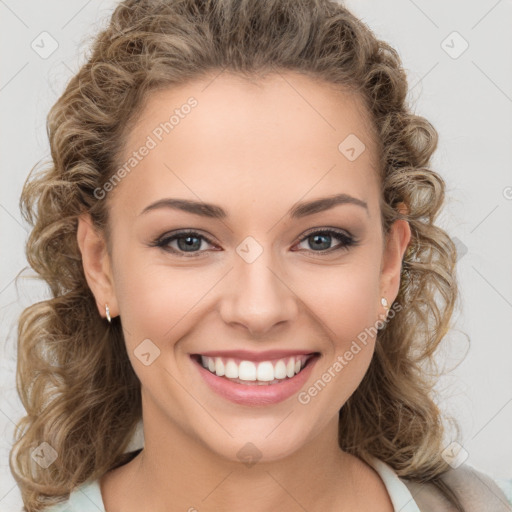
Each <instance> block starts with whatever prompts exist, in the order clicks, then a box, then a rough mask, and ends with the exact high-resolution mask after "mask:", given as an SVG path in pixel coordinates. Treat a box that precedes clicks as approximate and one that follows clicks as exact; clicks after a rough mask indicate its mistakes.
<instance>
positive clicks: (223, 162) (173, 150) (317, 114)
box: [116, 72, 378, 206]
mask: <svg viewBox="0 0 512 512" xmlns="http://www.w3.org/2000/svg"><path fill="white" fill-rule="evenodd" d="M368 119H369V118H368V115H367V112H366V110H365V109H364V105H363V101H362V99H361V98H360V97H359V95H357V94H355V93H349V92H347V91H341V90H339V89H336V88H335V87H334V86H333V85H331V84H325V83H323V82H320V81H318V80H313V79H312V78H310V77H306V76H304V75H300V74H297V73H290V72H287V73H275V74H272V75H267V77H265V78H264V79H258V80H247V79H246V78H243V77H241V76H238V75H233V74H229V73H226V72H225V73H221V74H220V75H213V76H210V77H208V78H204V79H199V80H195V81H191V82H189V83H187V84H183V85H180V86H174V87H170V88H167V89H162V90H158V91H153V92H152V93H150V95H149V96H148V98H147V100H146V103H145V105H144V108H143V110H142V111H141V114H140V115H139V117H138V118H137V120H136V122H135V123H134V124H133V127H131V128H129V130H128V132H127V137H126V139H125V144H124V145H123V154H122V157H121V159H120V160H121V161H120V162H118V164H119V166H121V165H123V164H126V163H127V162H128V161H129V159H130V158H131V155H133V152H134V151H135V152H139V150H140V149H142V148H143V147H147V148H150V149H148V150H144V153H145V155H144V156H143V157H140V156H138V157H137V162H136V163H135V165H133V167H131V169H130V171H129V173H128V174H129V175H128V176H127V177H126V178H125V179H123V181H122V183H120V185H119V186H118V187H116V189H123V192H122V194H123V195H125V196H126V197H131V199H130V200H131V201H132V200H133V197H134V196H136V197H137V199H136V200H135V201H136V202H137V201H140V203H141V204H140V206H143V204H142V203H143V202H147V201H149V200H155V199H158V198H159V197H162V196H163V195H165V193H166V192H169V194H172V195H173V196H181V197H189V198H191V199H198V198H201V199H202V200H204V201H208V200H209V199H211V198H212V197H214V198H215V201H216V202H218V201H223V200H225V201H226V202H228V203H229V202H231V203H233V201H234V200H236V199H237V198H239V201H240V202H243V203H244V204H247V201H248V200H249V201H253V202H258V200H263V199H265V202H266V203H268V202H276V201H277V202H279V201H285V198H286V202H287V203H288V202H289V200H290V201H292V202H295V201H298V200H299V199H301V198H302V197H304V196H305V195H307V196H308V197H306V198H305V199H308V198H314V197H316V196H320V195H326V193H327V194H333V193H336V192H345V193H350V194H353V195H357V196H359V197H365V199H368V195H369V194H370V193H371V192H375V193H377V191H378V179H377V168H376V162H377V152H376V146H375V143H374V137H373V133H372V132H371V124H370V123H369V121H368ZM132 159H133V158H132ZM235 190H236V197H233V192H234V191H235ZM118 192H121V191H120V190H116V194H117V193H118ZM132 202H133V201H132ZM368 202H371V201H370V200H369V199H368ZM286 206H289V205H288V204H287V205H286Z"/></svg>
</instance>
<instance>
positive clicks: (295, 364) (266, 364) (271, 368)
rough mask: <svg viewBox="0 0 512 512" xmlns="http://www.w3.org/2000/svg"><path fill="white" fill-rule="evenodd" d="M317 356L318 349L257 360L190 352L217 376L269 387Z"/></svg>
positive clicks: (240, 382) (303, 366) (301, 369)
mask: <svg viewBox="0 0 512 512" xmlns="http://www.w3.org/2000/svg"><path fill="white" fill-rule="evenodd" d="M319 355H320V354H319V352H312V353H309V354H296V355H291V356H286V357H279V358H274V359H266V360H258V361H256V360H252V359H242V358H240V357H224V356H215V357H214V356H208V355H204V354H192V355H191V357H192V359H194V360H195V361H196V362H197V363H199V364H200V365H201V366H202V367H203V368H205V369H206V370H208V371H209V372H210V373H213V374H214V375H216V376H217V377H223V378H225V379H228V380H230V381H231V382H235V383H237V384H242V385H246V386H251V385H252V386H269V385H275V384H279V383H281V382H283V381H286V380H290V379H293V378H294V377H295V376H296V375H298V374H299V373H301V372H302V371H303V370H304V368H305V367H306V366H307V365H308V364H310V362H311V361H312V359H314V358H315V357H317V356H319ZM259 359H261V358H259Z"/></svg>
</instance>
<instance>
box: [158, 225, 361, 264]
mask: <svg viewBox="0 0 512 512" xmlns="http://www.w3.org/2000/svg"><path fill="white" fill-rule="evenodd" d="M318 234H322V235H330V236H334V237H335V238H337V239H338V240H340V241H341V242H342V243H340V244H339V245H337V246H335V247H331V248H330V249H325V250H323V251H310V252H313V253H318V254H319V255H320V256H323V255H327V254H331V253H333V252H335V251H338V250H340V249H344V250H346V251H347V250H348V249H349V248H350V247H354V246H356V245H358V243H359V242H358V241H357V240H356V239H355V238H354V237H353V236H351V235H348V234H346V233H345V232H343V231H338V230H335V229H332V228H326V229H318V230H315V231H310V232H308V233H306V234H305V235H304V236H303V237H302V238H301V239H299V240H298V241H297V244H300V243H302V242H304V241H305V240H307V239H308V238H310V237H311V236H313V235H318ZM186 237H194V238H199V239H203V240H205V241H206V242H208V243H209V244H212V245H215V244H214V243H213V242H212V241H211V240H210V239H209V238H208V237H206V236H204V235H202V234H200V233H198V232H197V231H191V230H185V231H179V232H177V233H174V234H173V235H171V236H163V237H159V238H157V239H156V240H155V241H154V242H152V243H151V244H150V246H151V247H160V248H162V249H163V250H164V251H167V252H171V253H173V254H177V255H179V256H181V257H184V258H196V257H198V256H201V255H203V253H204V251H197V252H195V253H184V252H183V251H180V250H178V249H174V248H172V247H169V243H171V242H173V241H174V240H177V239H179V238H186ZM306 250H307V249H306Z"/></svg>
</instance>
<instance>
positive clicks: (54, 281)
mask: <svg viewBox="0 0 512 512" xmlns="http://www.w3.org/2000/svg"><path fill="white" fill-rule="evenodd" d="M224 69H227V70H229V71H231V72H234V73H239V74H243V75H246V76H252V77H258V76H263V75H264V74H266V73H272V72H275V71H279V70H292V71H294V72H298V73H302V74H304V75H306V76H308V77H311V78H314V79H319V80H321V81H323V82H324V83H326V84H333V85H334V86H335V87H338V88H339V89H340V90H345V91H346V90H350V91H355V92H357V93H358V94H359V95H360V96H361V98H362V99H363V100H364V104H365V106H366V108H367V115H368V119H370V121H371V129H372V130H373V133H374V135H375V136H376V138H377V144H378V146H379V163H380V168H379V172H380V176H379V178H380V182H381V210H382V219H383V221H382V222H383V226H382V227H383V231H384V232H385V233H388V230H389V228H390V226H391V225H392V223H393V222H394V221H395V220H397V219H404V220H406V221H407V222H408V223H409V225H410V227H411V233H412V234H411V242H410V244H409V246H408V249H407V251H406V254H405V255H404V258H403V262H402V274H401V285H400V290H399V294H398V296H397V299H396V302H397V303H398V304H400V306H401V308H400V309H399V310H398V311H396V314H395V315H394V318H392V319H391V320H389V322H388V323H387V325H386V327H385V328H384V329H382V330H380V331H379V333H378V336H377V341H376V348H375V353H374V357H373V359H372V361H371V364H370V366H369V369H368V371H367V373H366V374H365V376H364V378H363V380H362V382H361V383H360V386H359V387H358V388H357V390H356V391H355V392H354V394H353V395H352V396H351V397H350V398H349V399H348V401H347V402H346V404H345V405H344V406H343V408H342V409H341V411H340V423H339V433H340V435H339V445H340V447H341V448H342V449H343V450H345V451H347V452H349V453H351V454H353V455H355V456H357V457H359V458H361V459H363V460H366V461H368V460H369V457H377V458H378V459H380V460H382V461H384V462H386V463H387V464H389V465H390V466H391V467H392V468H393V469H394V470H395V471H396V472H397V474H398V475H399V476H401V477H404V478H407V479H410V480H412V481H416V482H429V483H433V484H434V485H436V486H437V487H438V488H439V489H440V490H441V491H442V492H443V493H444V494H445V495H446V496H447V497H448V499H449V500H450V501H451V502H452V503H453V504H454V505H455V506H456V508H457V510H463V508H462V507H461V505H460V503H458V500H457V498H456V497H455V496H454V495H452V493H451V491H450V489H449V488H447V487H446V485H445V484H444V483H443V481H442V480H441V478H440V477H441V475H442V474H443V473H444V472H446V471H447V470H448V469H450V467H449V465H448V464H447V462H445V460H444V459H443V458H442V456H441V452H442V449H443V435H444V433H445V432H446V431H445V428H446V423H444V422H443V421H442V420H443V417H442V415H441V412H440V410H439V409H438V407H437V406H436V404H435V402H434V399H435V390H434V386H435V382H436V377H437V376H438V375H439V372H438V368H437V364H436V362H435V360H434V355H435V352H436V349H437V347H438V346H439V344H440V342H441V340H442V339H443V337H444V336H445V334H446V333H447V331H448V330H449V328H450V327H451V326H450V322H451V317H452V313H453V310H454V306H455V303H456V300H457V297H458V291H457V290H458V288H457V283H456V278H455V262H456V249H455V245H454V244H453V242H452V240H451V239H450V237H449V236H448V234H447V233H446V232H445V231H443V230H442V229H441V228H440V227H438V226H436V225H435V224H434V221H435V219H436V217H437V215H438V212H439V210H440V208H441V206H442V204H443V202H444V191H445V184H444V181H443V179H442V178H441V177H440V176H439V175H438V174H437V173H436V172H434V171H433V170H431V169H429V168H428V165H429V161H430V157H431V155H432V153H433V152H434V151H435V149H436V146H437V140H438V135H437V132H436V130H435V129H434V127H433V126H432V125H431V124H430V123H429V122H428V121H427V120H426V119H425V118H423V117H421V116H418V115H415V114H413V113H412V112H411V109H410V107H409V106H408V104H407V102H406V94H407V90H408V85H407V78H406V74H405V72H404V70H403V68H402V65H401V62H400V58H399V56H398V54H397V52H396V50H394V49H393V48H392V47H391V46H390V45H388V44H387V43H385V42H383V41H381V40H379V39H377V38H376V37H375V35H374V34H373V33H372V32H371V30H370V29H369V28H368V27H367V26H366V25H365V24H364V23H363V22H361V21H360V20H359V19H358V18H356V17H355V16H354V15H353V14H352V13H350V12H349V11H348V10H347V9H346V8H345V7H343V6H342V5H340V4H338V3H336V2H332V1H329V0H259V1H253V0H215V1H213V0H167V1H162V0H140V1H136V0H125V1H124V2H121V3H120V4H119V5H118V6H117V7H116V9H115V11H114V12H113V14H112V17H111V20H110V23H109V25H108V26H107V27H106V28H105V29H104V30H103V31H101V32H100V33H99V34H98V35H97V36H96V38H95V39H94V42H93V45H92V51H91V53H90V55H89V56H88V60H87V61H86V63H85V64H84V65H83V66H82V67H81V68H80V70H79V71H78V73H77V74H76V75H75V76H74V77H73V78H72V79H71V80H70V82H69V84H68V85H67V87H66V89H65V91H64V93H63V94H62V96H61V97H60V98H59V99H58V101H57V102H56V103H55V105H54V106H53V107H52V108H51V110H50V112H49V114H48V119H47V129H48V135H49V142H50V148H51V162H50V163H49V165H47V166H46V167H45V168H44V169H43V170H42V171H41V172H39V173H38V174H37V175H35V176H32V174H33V171H34V170H35V168H36V167H37V164H36V166H34V168H33V169H32V170H31V173H30V174H29V177H28V178H27V180H26V182H25V184H24V188H23V191H22V195H21V199H20V208H21V211H22V214H23V216H24V218H25V219H26V220H27V221H28V222H29V223H30V224H31V226H33V229H32V232H31V234H30V237H29V239H28V241H27V245H26V255H27V259H28V262H29V264H30V266H31V267H32V268H33V269H34V270H35V271H36V272H37V274H38V275H39V277H40V278H41V279H43V280H45V281H46V282H47V283H48V285H49V288H50V291H51V298H50V299H48V300H44V301H41V302H38V303H36V304H33V305H31V306H30V307H28V308H26V309H25V310H24V311H23V313H22V315H21V317H20V319H19V327H18V366H17V389H18V392H19V395H20V397H21V400H22V403H23V405H24V407H25V409H26V411H27V415H26V416H24V417H23V418H22V419H21V420H20V421H19V423H18V426H17V429H16V435H15V443H14V445H13V449H12V451H11V457H10V466H11V471H12V473H13V475H14V477H15V479H16V481H17V482H18V485H19V487H20V489H21V493H22V498H23V502H24V504H25V510H26V511H28V512H36V511H40V510H43V509H44V508H45V507H47V506H48V505H49V504H52V503H55V502H57V501H59V500H62V499H64V498H65V497H67V494H68V493H69V492H70V491H72V490H73V488H74V487H75V486H77V485H79V484H81V483H83V482H84V481H86V480H90V479H97V478H100V477H101V476H102V475H103V474H104V473H105V472H107V471H108V470H109V469H111V468H113V467H116V466H119V465H120V464H122V463H124V461H126V460H127V453H126V449H127V447H128V443H129V441H130V439H131V437H132V435H133V433H134V430H135V428H136V426H137V424H138V422H139V421H140V419H141V410H142V408H141V397H140V382H139V380H138V378H137V377H136V374H135V373H134V371H133V369H132V367H131V364H130V361H129V359H128V356H127V353H126V347H125V344H124V338H123V333H122V327H121V324H120V321H119V318H115V319H113V321H112V324H107V323H106V322H105V321H104V320H103V319H102V318H101V317H100V315H99V314H98V311H97V308H96V302H95V299H94V296H93V295H92V293H91V291H90V289H89V287H88V285H87V282H86V279H85V276H84V270H83V266H82V260H81V254H80V251H79V248H78V245H77V238H76V233H77V225H78V220H77V219H78V216H79V215H80V214H81V213H83V212H89V213H90V214H91V217H92V219H93V222H94V224H95V225H96V226H97V228H98V229H100V230H104V232H105V235H106V237H107V240H109V233H108V223H107V219H108V208H107V205H108V201H104V200H100V199H98V198H97V197H96V196H95V193H94V191H95V190H96V189H98V188H101V187H103V185H104V184H105V183H106V182H107V181H108V180H109V179H110V178H111V177H112V176H113V174H114V173H115V172H116V169H118V166H119V164H120V161H119V155H120V154H121V151H122V148H123V142H124V141H125V139H126V134H127V130H129V128H130V126H133V120H134V119H135V118H136V117H137V115H139V114H140V112H141V111H142V109H143V107H144V102H145V100H146V99H147V98H148V96H149V95H150V94H151V92H152V91H155V90H157V89H163V88H168V87H172V86H173V85H174V84H183V83H185V82H186V81H190V80H193V79H194V78H201V77H204V76H206V74H207V73H211V72H217V71H219V70H224ZM401 203H403V205H405V206H406V208H405V209H403V208H401V207H400V204H401ZM36 208H37V212H36ZM446 419H447V421H449V422H450V423H451V424H452V425H453V426H455V428H456V430H457V433H459V431H460V428H459V426H458V424H457V422H456V421H455V420H453V418H446ZM43 441H45V442H47V443H49V444H50V445H51V446H52V447H53V448H54V449H55V450H56V452H57V453H58V458H57V459H56V460H55V461H54V462H53V463H52V464H51V465H50V466H49V467H48V468H45V469H43V468H41V467H39V466H38V465H37V464H34V462H33V461H32V460H31V452H32V451H33V450H34V448H35V447H37V446H39V445H40V444H41V443H42V442H43Z"/></svg>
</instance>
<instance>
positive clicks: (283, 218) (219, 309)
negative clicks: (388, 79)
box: [78, 73, 410, 461]
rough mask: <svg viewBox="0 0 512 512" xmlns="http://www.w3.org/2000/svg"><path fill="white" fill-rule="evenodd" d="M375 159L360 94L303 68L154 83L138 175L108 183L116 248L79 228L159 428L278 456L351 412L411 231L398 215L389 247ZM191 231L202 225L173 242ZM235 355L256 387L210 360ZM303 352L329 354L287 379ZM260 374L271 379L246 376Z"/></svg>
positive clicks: (131, 153) (133, 136) (154, 427)
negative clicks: (98, 248)
mask: <svg viewBox="0 0 512 512" xmlns="http://www.w3.org/2000/svg"><path fill="white" fill-rule="evenodd" d="M171 116H174V117H171ZM166 123H167V124H166ZM144 148H145V149H144ZM376 156H377V155H376V149H375V146H374V142H373V141H372V139H371V137H370V132H369V128H368V126H367V124H366V121H365V117H364V115H363V106H362V103H361V102H360V100H359V98H358V97H356V96H350V95H348V94H345V93H343V94H342V93H341V92H336V91H335V90H334V89H333V88H331V87H329V86H327V85H325V84H321V83H319V82H315V81H312V80H311V79H310V78H307V77H305V76H301V75H298V74H294V73H283V74H274V75H271V76H269V77H267V78H266V79H264V80H260V81H258V82H257V83H251V82H249V81H246V80H244V79H242V78H240V77H236V76H234V75H228V74H227V73H223V74H221V75H219V76H217V78H215V79H213V77H210V78H209V79H208V80H202V81H199V80H197V81H194V82H192V83H189V84H187V85H186V86H180V87H176V88H173V89H168V90H161V91H158V92H155V93H153V94H152V96H151V97H150V99H149V102H148V103H147V105H146V106H145V109H144V111H143V113H142V116H141V117H140V118H139V119H138V120H137V122H136V124H135V125H134V126H133V127H132V129H131V131H130V134H129V137H128V139H127V143H126V146H125V147H124V155H123V160H122V162H120V165H119V167H121V166H122V165H123V164H124V163H127V165H126V166H125V172H124V173H123V172H120V173H119V175H118V177H119V178H121V179H120V180H119V179H118V180H116V181H112V188H113V190H111V191H108V192H106V193H105V192H104V190H105V189H102V191H98V192H97V194H98V197H100V196H101V195H103V196H105V197H104V199H101V200H107V201H108V202H109V207H110V218H109V222H110V227H111V234H112V238H111V243H112V252H111V255H107V254H106V253H101V256H98V259H96V260H94V257H91V258H89V257H87V256H86V254H87V251H88V247H89V246H90V247H93V245H94V244H93V240H95V239H94V236H96V235H95V234H94V233H93V232H92V230H90V229H89V227H88V226H89V223H88V222H85V221H84V220H85V219H82V220H81V223H80V226H81V227H80V229H79V233H78V238H79V241H80V243H81V249H82V253H83V254H84V266H85V268H86V274H87V278H88V282H89V284H90V286H91V288H92V289H93V292H94V293H95V296H96V299H97V302H98V308H99V309H100V312H101V314H102V315H103V316H104V304H105V303H107V304H108V305H109V307H110V313H111V315H112V316H116V315H120V317H121V321H122V326H123V332H124V336H125V340H126V345H127V351H128V355H129V357H130V359H131V362H132V365H133V368H134V370H135V372H136V374H137V376H138V377H139V379H140V381H141V385H142V397H143V409H144V425H145V434H146V442H147V440H148V432H154V434H155V435H157V432H159V433H160V434H163V433H164V432H170V431H173V432H174V434H173V435H176V432H179V433H181V434H182V435H183V436H184V438H186V439H189V440H191V441H193V442H196V443H199V444H200V445H201V446H203V447H207V448H208V449H210V450H211V451H213V452H216V453H217V454H219V455H221V456H223V457H225V458H228V459H231V460H238V459H240V458H241V457H243V455H240V453H243V450H242V452H239V450H240V449H241V448H243V447H245V448H244V449H246V450H247V449H248V448H247V446H250V445H247V444H246V443H252V444H253V445H254V447H256V448H255V449H256V450H257V451H258V452H259V453H258V458H259V457H261V460H262V461H264V460H268V461H269V460H275V459H278V458H281V457H284V456H286V455H288V454H291V453H293V452H294V451H296V450H298V449H299V448H300V447H301V446H303V445H304V444H305V443H308V442H309V441H311V440H313V439H314V437H315V436H317V435H318V434H319V433H320V432H322V430H324V429H326V428H327V427H332V425H333V424H337V418H338V411H339V409H340V408H341V407H342V405H343V404H344V403H345V401H346V400H347V399H348V398H349V397H350V395H351V394H352V393H353V392H354V391H355V389H356V388H357V386H358V385H359V383H360V382H361V380H362V378H363V376H364V374H365V372H366V370H367V368H368V365H369V363H370V360H371V357H372V354H373V350H374V342H375V329H374V327H375V326H376V325H377V321H378V320H379V318H382V315H383V313H384V312H385V310H384V308H383V306H382V305H381V297H383V296H384V297H386V298H387V300H388V302H389V303H390V304H391V303H392V301H393V299H394V298H395V297H396V295H397V292H398V286H399V276H400V265H401V259H402V255H403V252H404V251H405V248H406V245H407V243H408V240H409V236H410V234H409V230H408V225H407V224H406V223H405V222H403V221H398V222H397V223H395V224H394V226H393V230H392V232H391V234H392V236H391V238H390V241H389V243H388V244H387V245H386V244H385V241H386V240H385V239H384V238H383V233H382V231H381V216H380V210H379V181H378V178H377V170H376V168H375V162H376ZM130 158H131V160H130ZM336 195H340V198H341V200H340V201H339V202H337V203H331V204H330V205H329V204H327V205H326V204H323V205H322V204H319V205H318V204H317V205H314V204H313V205H312V206H310V207H307V206H301V205H305V204H308V203H311V202H314V201H317V200H320V199H323V198H328V197H333V196H336ZM171 199H172V201H176V200H181V201H182V202H183V203H182V204H185V202H186V204H187V205H188V206H186V207H185V206H184V207H183V208H177V207H176V206H175V207H172V205H171ZM202 202H204V203H208V205H210V206H208V207H199V206H198V205H197V203H202ZM174 204H175V205H176V203H174ZM193 204H194V206H191V205H193ZM183 230H189V231H193V232H194V233H193V234H185V235H183V234H182V235H181V237H180V238H175V239H173V240H171V239H170V237H172V236H173V235H175V234H177V232H178V231H183ZM326 230H332V232H327V233H326ZM333 232H334V233H333ZM86 233H87V234H86ZM87 240H89V241H90V243H89V242H87ZM159 242H160V245H158V243H159ZM98 243H99V242H98ZM90 253H91V254H93V253H94V254H96V255H99V254H100V253H99V252H94V251H92V250H91V251H90ZM100 258H101V259H100ZM93 261H96V263H95V264H93ZM227 351H241V352H239V353H238V354H227ZM243 351H246V352H245V353H243ZM267 351H274V353H268V354H264V353H263V352H267ZM278 351H281V352H282V353H278ZM222 352H226V354H224V357H223V358H222V359H221V360H220V361H222V362H223V363H224V372H226V371H228V370H227V366H228V359H229V358H228V357H227V356H228V355H229V356H233V357H234V356H238V359H233V362H232V363H231V362H229V366H230V370H229V371H235V369H236V370H238V371H239V372H240V373H241V374H240V373H239V374H238V375H239V376H243V379H242V380H244V382H252V383H253V384H244V383H236V382H233V381H229V380H228V379H227V378H226V376H225V375H224V376H217V375H214V374H213V373H212V372H211V371H210V370H209V369H204V368H202V367H201V365H200V364H199V363H198V361H197V360H196V359H197V355H200V354H203V355H204V354H210V355H211V357H212V358H214V357H220V354H221V353H222ZM293 354H297V356H298V355H303V356H304V357H306V355H308V354H316V355H315V356H314V357H312V358H311V359H310V360H309V362H308V364H307V365H306V366H305V368H304V370H302V371H301V372H299V373H298V374H297V376H296V377H293V378H289V376H288V374H287V377H286V378H285V379H282V375H283V373H282V372H283V371H284V370H283V366H284V368H285V369H286V372H289V371H290V366H291V367H293V366H294V365H295V362H294V361H292V363H290V359H291V356H292V355H293ZM241 360H243V361H248V362H244V363H241V365H237V364H236V363H238V362H240V361H241ZM279 360H281V362H279ZM205 361H206V364H208V363H207V361H208V360H205ZM264 361H267V362H266V363H265V364H261V363H262V362H264ZM269 362H270V365H269ZM233 363H235V364H234V365H233ZM336 363H337V364H336ZM222 366H223V365H221V364H219V365H218V366H216V367H215V371H217V372H218V373H220V374H222V373H223V371H222ZM260 366H261V368H260V369H258V367H260ZM293 369H294V368H292V370H293ZM258 371H259V372H260V373H259V374H258ZM246 372H247V373H246ZM253 372H256V377H258V375H259V377H260V378H261V382H263V383H264V384H263V385H259V384H257V382H260V381H246V380H245V379H246V378H253V377H254V375H253V376H252V377H251V374H252V373H253ZM272 372H273V373H272ZM230 375H234V374H231V373H230ZM290 375H293V373H292V374H290ZM272 376H273V377H274V378H275V377H276V376H277V377H279V383H277V384H267V382H268V381H266V380H264V379H269V378H271V377H272ZM329 377H330V378H329ZM319 381H320V383H319ZM315 383H316V387H315ZM315 390H316V391H315ZM251 449H254V448H251Z"/></svg>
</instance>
